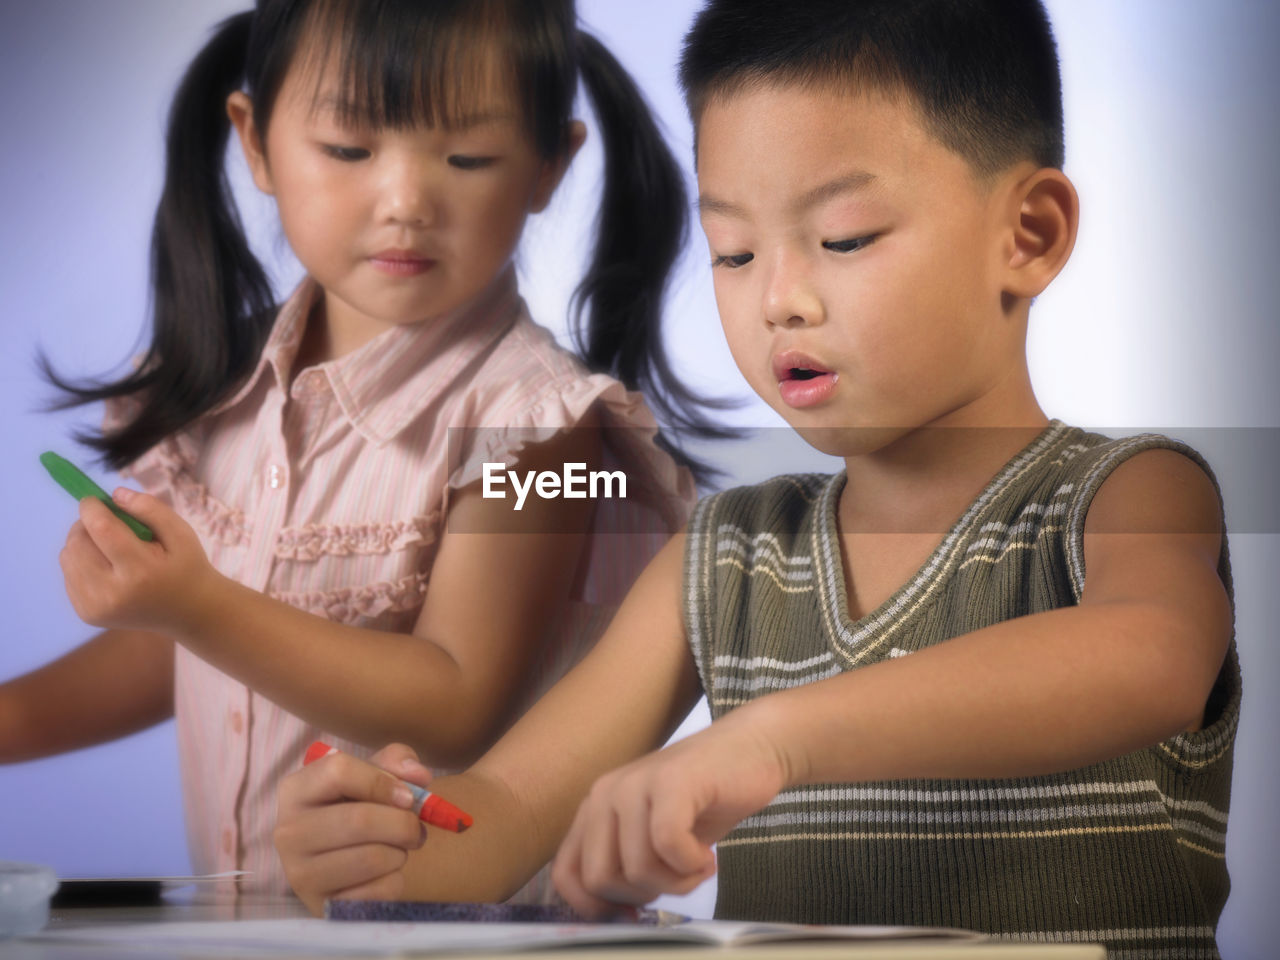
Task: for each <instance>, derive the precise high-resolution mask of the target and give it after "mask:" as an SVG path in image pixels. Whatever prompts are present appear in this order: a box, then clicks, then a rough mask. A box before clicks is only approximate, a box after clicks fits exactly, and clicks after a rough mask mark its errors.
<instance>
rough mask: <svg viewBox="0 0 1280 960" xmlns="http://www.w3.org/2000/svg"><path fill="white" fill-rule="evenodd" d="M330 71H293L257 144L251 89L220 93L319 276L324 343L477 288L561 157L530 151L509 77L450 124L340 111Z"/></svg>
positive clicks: (427, 314)
mask: <svg viewBox="0 0 1280 960" xmlns="http://www.w3.org/2000/svg"><path fill="white" fill-rule="evenodd" d="M300 59H303V60H305V58H300ZM336 73H337V71H336V70H333V69H326V70H324V71H323V73H322V74H321V75H320V77H319V83H318V84H317V77H316V74H315V71H314V70H309V69H304V68H298V67H295V68H294V69H292V70H291V71H290V73H289V75H288V76H287V77H286V78H285V81H284V83H283V85H282V87H281V90H280V94H279V97H278V98H277V101H276V104H275V107H274V109H273V112H272V117H271V122H270V125H269V128H268V130H267V135H266V142H265V150H264V149H263V146H264V145H263V144H262V142H261V138H260V137H259V136H258V135H257V131H255V130H254V128H253V123H252V104H251V102H250V101H249V100H248V98H247V97H246V96H245V95H244V94H240V93H236V94H232V96H231V98H230V99H229V101H228V112H229V113H230V114H231V117H232V121H233V122H234V123H235V125H236V127H237V130H238V131H239V133H240V137H241V142H242V144H243V145H244V148H245V154H246V158H247V159H248V161H249V166H250V169H251V170H252V172H253V177H254V182H255V183H256V184H257V185H258V187H259V188H260V189H262V190H263V191H265V192H266V193H268V194H271V195H272V196H273V197H275V199H276V203H277V206H278V207H279V211H280V219H281V222H282V224H283V227H284V232H285V236H286V238H287V239H288V241H289V245H290V246H291V247H292V249H293V251H294V253H295V254H296V255H297V257H298V259H299V260H300V261H301V263H302V265H303V266H304V267H305V268H306V270H307V272H308V273H309V274H310V275H311V276H312V277H314V278H315V280H316V281H317V282H318V283H319V284H320V286H321V287H323V289H324V292H325V298H324V307H325V319H326V321H327V327H328V331H327V332H328V339H329V341H330V344H331V346H330V348H329V350H328V351H327V352H328V354H329V355H330V356H337V355H341V354H342V353H345V352H348V351H349V350H351V349H354V348H355V347H358V346H359V345H360V344H361V343H363V342H365V341H367V340H369V339H371V338H372V337H374V336H376V335H377V334H378V333H380V332H381V331H383V330H385V329H387V328H388V327H390V326H393V325H401V324H410V323H417V322H420V321H424V320H429V319H431V318H433V317H438V316H440V315H441V314H443V313H445V312H447V311H449V310H452V309H454V308H455V307H458V306H460V305H462V304H464V303H466V302H467V301H468V300H470V299H471V298H472V297H474V296H476V294H478V293H479V292H480V291H481V290H483V289H484V288H485V287H486V286H487V285H488V284H489V283H490V281H492V280H493V279H494V278H495V277H496V276H497V275H498V274H499V273H500V272H501V271H502V270H503V268H504V267H505V266H506V265H507V263H508V262H509V261H510V259H511V255H512V252H513V250H514V248H515V246H516V243H517V241H518V240H519V238H520V232H521V230H522V228H523V226H524V221H525V217H526V216H527V215H528V214H529V213H530V212H536V211H538V210H541V209H542V208H543V207H544V206H545V205H546V203H547V201H548V200H549V199H550V196H551V192H552V191H553V190H554V188H555V185H556V183H557V182H558V179H559V176H560V174H561V173H563V169H564V166H565V164H567V160H568V156H566V157H565V158H564V163H552V162H548V161H546V160H544V159H543V158H542V157H541V156H539V155H538V154H537V152H536V151H535V149H534V147H533V145H532V143H531V142H530V140H529V138H528V136H527V135H526V133H525V126H524V124H523V122H522V118H521V116H520V115H519V113H518V110H517V108H516V106H515V105H514V102H513V98H512V96H511V94H510V91H509V90H508V89H507V85H506V84H503V83H498V82H495V83H491V84H488V87H489V89H488V90H487V91H485V92H482V93H480V94H478V95H477V96H476V97H475V98H474V103H475V108H474V111H473V112H470V113H469V114H468V115H467V116H465V117H463V118H462V122H461V123H458V124H456V125H454V126H453V127H451V128H450V129H445V128H444V127H442V126H436V127H424V126H417V127H407V128H403V129H392V128H387V127H380V128H374V127H368V126H364V125H353V124H350V123H346V122H343V121H342V120H341V111H340V110H339V109H338V107H339V104H340V97H341V94H342V92H343V91H342V85H341V84H340V83H339V82H337V79H336ZM569 155H570V156H571V152H570V154H569ZM320 359H327V357H321V358H320Z"/></svg>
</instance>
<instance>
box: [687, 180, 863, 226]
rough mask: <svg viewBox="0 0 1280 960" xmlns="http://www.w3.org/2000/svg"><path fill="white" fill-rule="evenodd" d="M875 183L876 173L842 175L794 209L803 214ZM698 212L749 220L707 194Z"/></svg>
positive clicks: (804, 197) (733, 206)
mask: <svg viewBox="0 0 1280 960" xmlns="http://www.w3.org/2000/svg"><path fill="white" fill-rule="evenodd" d="M875 181H876V175H875V174H874V173H867V172H866V171H865V170H854V171H852V172H850V173H845V174H842V175H840V176H838V177H836V178H835V179H834V180H828V181H827V182H826V183H824V184H820V185H819V186H816V187H814V188H813V189H812V190H807V191H805V193H803V194H801V196H800V197H799V199H797V200H796V201H795V203H794V204H792V207H793V209H794V210H796V211H797V212H801V213H803V212H804V211H807V210H811V209H812V208H814V207H816V206H819V205H821V204H824V203H826V202H827V201H829V200H834V199H835V198H836V197H838V196H840V195H841V194H844V193H850V192H852V191H855V190H864V189H866V188H867V187H869V186H871V185H872V184H873V183H875ZM698 210H699V212H700V213H711V214H716V215H718V216H722V217H732V218H734V219H737V220H746V219H749V218H748V216H747V211H746V210H744V209H743V208H742V207H740V206H739V205H738V204H736V203H732V202H730V201H728V200H720V199H718V198H717V197H713V196H711V195H710V194H707V193H703V194H699V195H698Z"/></svg>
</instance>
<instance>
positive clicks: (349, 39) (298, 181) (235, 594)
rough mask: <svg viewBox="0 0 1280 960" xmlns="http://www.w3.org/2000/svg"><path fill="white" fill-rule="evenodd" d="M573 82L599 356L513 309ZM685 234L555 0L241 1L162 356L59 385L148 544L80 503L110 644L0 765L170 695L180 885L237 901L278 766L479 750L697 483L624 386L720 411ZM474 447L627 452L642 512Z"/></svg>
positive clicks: (536, 459) (183, 237) (613, 464)
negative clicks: (686, 319)
mask: <svg viewBox="0 0 1280 960" xmlns="http://www.w3.org/2000/svg"><path fill="white" fill-rule="evenodd" d="M579 75H581V77H582V79H583V80H584V82H585V84H586V86H587V88H588V90H589V91H590V93H591V94H592V98H593V101H594V103H595V105H596V109H597V113H598V115H599V117H600V123H601V128H602V134H603V139H604V141H605V143H604V147H605V154H606V171H607V172H606V183H605V187H604V203H603V206H602V210H601V217H600V225H599V235H598V238H597V244H596V249H595V252H594V255H593V258H592V261H591V264H590V269H589V272H588V274H587V276H586V278H585V279H584V280H583V282H582V285H581V286H580V288H579V294H580V304H581V305H583V306H584V308H585V312H586V313H587V314H588V323H587V325H586V326H587V329H586V331H585V334H584V335H583V336H582V338H581V339H582V341H583V344H584V358H585V360H586V365H587V368H589V369H584V367H583V365H582V364H580V363H579V362H577V361H576V360H575V359H574V358H572V357H571V356H569V355H568V354H566V353H564V352H563V351H561V350H559V349H558V348H557V347H556V346H555V345H554V344H553V342H552V340H551V337H550V335H549V334H548V333H546V332H545V331H543V330H542V329H541V328H539V327H537V326H535V325H534V324H533V323H532V322H531V320H530V319H529V317H528V315H527V313H526V311H525V309H524V306H523V303H522V301H521V300H520V298H519V296H518V294H517V292H516V288H515V281H514V271H513V268H512V264H511V261H512V255H513V251H514V249H515V247H516V244H517V241H518V240H519V237H520V233H521V230H522V227H523V224H524V222H525V218H526V216H527V215H528V214H529V213H534V212H538V211H540V210H541V209H543V208H544V207H545V206H546V204H547V203H548V201H549V199H550V197H551V194H552V192H553V190H554V189H555V187H556V185H557V183H558V181H559V179H560V178H561V176H562V175H563V173H564V171H565V169H566V167H567V165H568V163H569V162H570V160H571V159H572V157H573V155H574V153H575V151H576V150H577V148H578V147H579V146H580V145H581V143H582V140H583V136H584V128H583V126H582V125H581V124H580V123H579V122H577V121H574V120H572V119H571V117H570V109H571V106H572V102H573V97H574V91H575V89H576V83H577V78H578V76H579ZM232 127H234V129H235V131H236V134H237V136H238V139H239V143H240V145H241V147H242V148H243V150H244V154H245V157H246V160H247V161H248V165H249V169H250V171H251V172H252V175H253V179H254V182H255V184H256V185H257V186H258V187H259V188H260V189H261V190H263V191H264V192H266V193H268V194H270V195H271V196H272V197H274V199H275V202H276V204H277V207H278V209H279V213H280V218H281V223H282V226H283V230H284V234H285V237H286V239H287V240H288V242H289V244H290V246H291V247H292V249H293V251H294V253H295V254H296V255H297V257H298V259H299V261H300V262H301V263H302V265H303V267H304V268H305V269H306V273H307V276H306V278H305V279H304V280H303V282H302V283H301V285H300V286H299V287H298V289H297V290H295V291H294V293H293V294H292V295H291V296H290V297H289V298H288V299H287V301H286V302H285V303H284V304H283V306H281V307H280V308H279V309H276V308H275V307H273V305H272V303H273V297H272V293H271V289H270V286H269V283H268V280H267V277H266V274H265V272H264V270H263V268H262V266H261V265H260V264H259V263H258V262H257V261H256V260H255V258H254V257H253V256H252V254H251V253H250V252H249V248H248V245H247V242H246V239H245V236H244V234H243V231H242V229H241V228H240V225H239V222H238V218H237V215H236V212H235V208H234V205H233V203H232V202H231V200H230V197H229V191H228V187H227V183H226V179H225V174H224V170H223V154H224V150H225V147H226V143H227V139H228V136H229V133H230V130H231V129H232ZM684 227H685V200H684V193H683V189H682V181H681V177H680V173H679V170H678V168H677V166H676V165H675V163H674V161H673V160H672V158H671V157H670V155H669V153H668V151H667V149H666V147H665V145H664V144H663V142H662V140H661V138H660V136H659V134H658V133H657V130H656V128H655V126H654V124H653V122H652V120H651V118H650V117H649V115H648V112H647V109H646V107H645V105H644V103H643V101H642V99H641V98H640V96H639V94H638V92H637V90H636V89H635V87H634V85H633V84H632V83H631V82H630V80H629V79H628V78H627V76H626V75H625V73H624V72H623V71H622V69H621V67H620V66H619V65H618V64H617V63H616V61H614V60H613V58H612V57H611V56H610V55H609V54H608V53H607V52H606V51H605V50H604V48H603V47H601V45H600V44H599V43H598V42H596V41H595V40H593V39H592V38H590V37H589V36H587V35H585V34H583V33H581V32H579V31H578V30H577V29H576V16H575V12H574V10H573V6H572V3H571V2H566V0H543V2H528V0H525V2H520V3H513V2H503V0H492V2H476V0H468V2H465V3H464V2H460V0H457V2H449V0H441V2H435V3H422V2H420V0H399V2H387V3H379V4H368V3H361V2H357V0H314V2H296V0H293V2H290V0H260V2H259V4H258V6H257V8H256V10H254V11H251V12H246V13H243V14H241V15H238V16H235V17H232V18H231V19H229V20H228V21H226V22H225V23H224V24H223V25H222V26H221V27H220V28H219V29H218V31H217V34H216V35H215V36H214V37H213V39H212V40H211V41H210V42H209V44H208V45H207V46H206V47H205V48H204V50H203V51H202V52H201V53H200V54H199V55H198V57H197V58H196V59H195V61H194V62H193V63H192V65H191V67H190V68H189V70H188V72H187V74H186V76H185V78H184V79H183V81H182V84H181V86H180V88H179V90H178V93H177V96H176V99H175V102H174V105H173V109H172V113H171V117H170V126H169V135H168V157H167V171H166V182H165V188H164V193H163V196H162V200H161V203H160V206H159V210H158V212H157V215H156V220H155V227H154V233H153V251H152V254H153V255H152V263H153V270H152V272H153V277H152V279H153V286H154V291H153V300H154V313H155V316H154V333H153V338H152V342H151V344H150V347H149V349H148V350H147V352H146V354H145V355H144V357H143V358H142V361H141V363H140V364H139V366H138V367H137V369H136V370H135V371H134V372H132V373H131V374H129V375H128V376H126V377H124V378H123V379H121V380H119V381H117V382H114V383H107V384H93V385H77V384H71V383H68V382H66V381H65V380H62V379H60V378H58V377H57V376H56V375H55V374H53V373H52V371H50V376H51V377H52V378H53V379H54V382H55V383H58V384H59V385H60V386H62V387H63V388H65V389H66V390H68V391H69V392H70V396H71V399H70V401H69V402H72V403H83V402H89V401H94V400H105V401H107V408H108V414H107V421H106V425H105V426H104V429H103V431H102V435H101V436H100V437H96V438H92V439H91V440H90V442H91V443H92V445H94V446H95V447H96V448H97V449H99V450H100V451H101V452H102V453H103V454H104V458H105V460H106V461H107V462H108V463H109V464H110V465H112V466H113V467H117V468H126V469H127V471H128V472H129V474H130V475H131V476H132V477H133V479H134V480H135V481H137V483H138V484H139V485H141V486H142V487H143V488H144V489H145V490H146V491H148V492H147V493H145V494H143V493H135V492H130V491H126V490H120V491H117V493H116V496H117V497H118V500H119V502H120V503H121V504H122V505H123V506H124V507H125V509H127V510H128V511H130V512H131V513H133V514H135V515H136V516H138V517H139V518H140V519H142V520H143V521H144V522H145V523H147V524H148V525H150V526H151V527H152V528H153V529H154V530H155V531H156V534H157V542H156V543H151V544H145V543H142V542H141V541H138V540H137V539H136V538H134V537H133V535H132V534H131V533H130V532H129V531H128V530H127V529H126V528H125V527H124V526H123V525H120V524H119V523H118V522H117V521H116V520H115V518H114V517H112V516H111V515H110V514H109V513H107V512H105V508H103V507H102V505H101V504H99V503H97V502H88V501H86V502H85V503H84V504H82V507H81V522H80V523H77V524H76V525H75V526H74V527H73V528H72V530H71V533H70V535H69V536H68V540H67V544H66V547H65V549H64V551H63V555H62V565H63V571H64V575H65V577H66V582H67V589H68V593H69V595H70V597H71V599H72V602H73V604H74V605H75V608H76V611H77V613H79V614H80V615H81V616H82V617H83V618H84V619H85V620H86V621H88V622H90V623H92V624H94V625H96V626H99V627H103V628H105V632H103V633H101V634H99V635H98V636H97V637H95V638H94V639H93V640H91V641H90V642H88V643H87V644H85V645H84V646H82V647H80V648H79V649H77V650H75V651H73V652H72V653H70V654H68V655H67V656H66V657H64V658H62V659H61V660H58V661H56V662H55V663H53V664H50V665H49V666H47V667H45V668H43V669H42V670H39V671H37V672H35V673H33V674H30V675H28V676H26V677H22V678H19V679H18V680H16V681H13V682H12V683H10V684H8V685H7V686H6V687H4V688H0V707H2V708H3V711H4V715H5V716H13V717H16V718H18V720H17V721H15V723H14V724H12V725H11V726H10V727H9V729H10V730H12V731H14V733H13V734H11V736H10V738H9V739H10V742H9V743H8V744H5V745H4V753H5V755H6V758H7V759H20V758H26V757H34V756H39V755H44V754H49V753H54V752H58V751H62V750H68V749H72V748H75V747H78V746H83V745H86V744H88V743H93V742H98V741H101V740H105V739H110V738H113V737H118V736H121V735H124V734H125V733H128V732H130V731H133V730H136V729H139V728H141V727H144V726H146V725H149V724H151V723H154V722H157V721H158V720H160V719H163V718H164V717H166V716H168V715H169V714H170V713H173V714H176V717H177V724H178V736H179V743H180V753H181V766H182V775H183V781H184V795H185V802H186V808H187V810H186V813H187V824H188V835H189V841H190V847H191V853H192V859H193V865H194V867H195V870H196V871H197V872H198V873H209V872H219V871H223V870H229V869H244V870H248V871H250V872H251V874H252V875H251V878H250V879H249V881H248V882H249V884H250V886H251V887H252V888H253V889H256V890H259V891H283V890H285V889H287V888H286V885H285V883H284V879H283V875H282V873H281V871H280V868H279V864H278V862H277V860H276V858H275V855H274V852H273V851H272V850H271V836H270V834H271V829H272V822H273V818H274V807H275V786H276V783H277V781H278V780H279V778H280V776H281V775H282V774H283V773H284V772H285V771H287V770H289V769H291V768H293V767H295V766H296V765H298V763H299V762H300V760H301V757H302V753H303V751H304V749H305V747H306V745H307V744H308V743H309V742H310V741H312V740H314V739H317V738H318V737H321V736H323V737H326V738H328V739H331V740H332V742H333V743H334V744H335V745H336V746H338V747H339V748H340V749H342V750H344V751H347V752H351V753H358V754H364V753H365V751H364V750H362V748H361V746H360V745H361V744H367V743H380V742H384V741H386V740H388V739H393V738H398V739H407V740H410V741H411V742H413V743H414V744H415V745H417V746H418V747H419V748H420V750H421V751H422V753H423V755H424V756H425V757H426V758H427V759H428V760H429V761H430V762H432V763H434V764H436V765H443V766H456V765H461V764H465V763H467V762H469V761H470V759H472V758H473V757H475V756H476V755H477V754H478V753H479V752H480V751H481V750H482V749H483V747H484V746H485V745H486V744H488V743H489V742H491V741H492V740H493V738H494V737H495V736H496V735H497V734H498V733H499V732H500V731H501V730H502V729H503V728H504V727H505V726H506V725H508V724H509V723H510V722H511V720H512V719H513V718H514V716H515V715H517V713H518V712H519V711H520V709H521V708H522V707H523V706H526V705H527V704H528V703H529V702H530V701H531V700H532V699H533V698H534V697H535V696H536V695H537V693H538V692H539V691H540V690H541V689H544V688H545V687H546V686H547V685H548V684H549V683H550V682H551V681H552V680H554V678H555V677H556V676H558V675H559V674H561V673H563V672H564V670H565V669H567V667H568V666H569V665H570V664H571V663H573V662H574V661H575V660H576V659H577V658H579V657H580V656H581V654H582V653H583V652H584V650H585V648H586V646H588V645H589V643H590V642H591V641H592V640H593V639H594V637H595V636H596V635H598V633H599V629H600V628H601V627H602V626H603V623H604V622H605V621H607V618H608V615H609V613H610V612H611V607H612V606H613V605H615V604H616V602H617V601H618V599H619V598H620V596H621V594H622V593H623V592H624V591H625V589H626V586H627V584H628V582H629V580H630V579H631V578H632V576H633V574H634V573H636V572H638V570H639V569H640V568H641V566H642V565H643V564H644V563H645V561H646V560H647V558H648V557H649V556H650V555H651V554H652V553H653V552H654V551H655V550H656V549H657V546H658V545H659V544H660V543H661V542H662V540H664V539H665V536H666V535H667V533H669V531H670V530H671V529H672V528H673V527H674V526H675V525H677V524H678V523H680V522H681V521H682V520H683V517H684V515H685V514H686V512H687V509H688V506H689V504H690V503H691V500H692V494H693V483H692V476H691V473H690V470H689V469H688V468H689V467H690V466H693V465H692V464H691V463H690V462H689V461H688V459H687V458H684V457H682V456H679V455H677V456H675V457H673V456H672V455H671V454H670V453H668V452H667V451H666V450H665V449H664V448H662V447H660V446H659V445H658V444H657V443H655V440H657V439H658V438H657V433H656V423H655V421H654V419H653V417H652V415H651V414H650V413H649V411H648V410H647V409H646V407H645V405H644V402H643V401H642V399H641V398H640V396H639V394H638V393H636V392H633V391H636V390H639V389H641V388H647V387H656V388H662V389H664V390H665V391H666V393H667V395H668V396H669V397H670V398H671V400H670V401H667V400H664V399H662V397H661V395H660V394H655V399H656V401H657V403H658V404H659V407H660V410H661V411H662V412H663V413H664V414H665V415H666V418H667V419H668V420H669V421H670V422H672V423H675V424H679V425H681V426H686V427H693V428H695V429H699V428H703V429H704V428H706V426H707V425H706V423H705V421H704V420H703V419H702V417H701V415H700V414H699V413H698V412H697V411H696V408H695V402H696V398H695V397H693V396H692V395H691V394H689V393H688V392H687V391H686V390H684V389H683V388H682V387H681V386H680V385H679V384H678V383H675V382H674V381H673V380H672V378H671V376H670V373H669V368H668V365H667V362H666V359H665V357H664V355H663V352H662V347H661V343H660V338H659V330H658V319H659V306H660V302H661V298H662V291H663V287H664V283H665V280H666V276H667V273H668V270H669V267H670V265H671V262H672V260H673V258H674V256H675V254H676V253H677V251H678V249H679V246H680V242H681V240H682V237H683V231H684ZM451 428H469V429H459V430H454V429H451ZM606 428H627V429H606ZM495 462H497V463H501V464H502V465H503V466H504V469H505V468H511V469H515V470H516V471H517V472H518V473H520V474H521V475H524V474H525V473H526V472H527V471H530V470H552V469H555V470H558V468H559V467H560V466H561V465H562V464H564V463H571V462H572V463H578V462H580V463H584V464H586V465H587V466H588V467H591V468H606V469H609V470H615V469H619V470H622V471H623V472H624V473H625V474H626V476H627V478H628V481H629V484H628V490H627V497H628V498H627V499H626V500H610V501H601V502H600V503H599V505H598V509H594V510H593V508H592V505H591V504H590V503H589V502H587V501H584V500H568V499H564V500H556V501H551V500H539V499H538V498H537V497H528V498H527V499H526V501H525V502H524V504H523V507H522V509H521V510H520V511H519V512H514V511H513V510H512V507H511V504H510V502H509V501H505V500H493V499H488V498H486V497H484V496H483V493H482V489H481V485H480V484H479V483H478V482H477V481H478V479H479V478H480V476H481V472H482V464H485V463H495ZM512 532H518V533H526V534H535V535H533V536H523V537H510V536H503V535H502V534H505V533H512ZM545 534H555V535H554V536H549V535H545ZM54 704H56V705H57V706H56V708H55V707H54ZM541 895H542V888H541V886H540V885H538V884H537V883H535V884H533V885H531V887H530V888H528V889H527V891H526V894H525V896H526V898H528V899H536V898H538V897H540V896H541Z"/></svg>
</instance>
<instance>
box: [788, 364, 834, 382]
mask: <svg viewBox="0 0 1280 960" xmlns="http://www.w3.org/2000/svg"><path fill="white" fill-rule="evenodd" d="M826 372H827V371H825V370H812V369H810V368H809V367H792V368H791V369H790V370H788V371H787V379H788V380H812V379H813V378H814V377H820V376H822V375H823V374H825V373H826Z"/></svg>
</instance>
